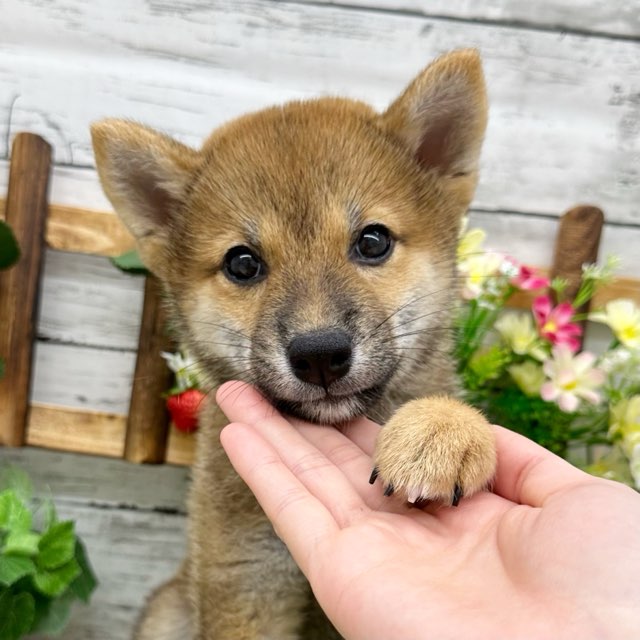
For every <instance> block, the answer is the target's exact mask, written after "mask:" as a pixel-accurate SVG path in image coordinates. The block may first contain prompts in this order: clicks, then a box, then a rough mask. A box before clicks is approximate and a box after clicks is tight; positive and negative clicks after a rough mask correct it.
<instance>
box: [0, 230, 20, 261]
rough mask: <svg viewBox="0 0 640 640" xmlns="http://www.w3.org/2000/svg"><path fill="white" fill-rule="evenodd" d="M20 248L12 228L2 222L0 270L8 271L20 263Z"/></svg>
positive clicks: (0, 231)
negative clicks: (7, 269)
mask: <svg viewBox="0 0 640 640" xmlns="http://www.w3.org/2000/svg"><path fill="white" fill-rule="evenodd" d="M19 257H20V247H19V246H18V242H17V240H16V237H15V236H14V235H13V231H11V227H10V226H9V225H8V224H7V223H6V222H4V221H3V220H0V269H6V268H7V267H10V266H11V265H12V264H14V263H15V262H17V261H18V258H19Z"/></svg>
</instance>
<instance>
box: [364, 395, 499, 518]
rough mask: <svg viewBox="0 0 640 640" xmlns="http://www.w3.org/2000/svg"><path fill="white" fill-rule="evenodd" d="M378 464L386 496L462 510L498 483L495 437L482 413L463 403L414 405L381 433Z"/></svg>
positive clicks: (423, 401) (448, 400)
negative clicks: (468, 499) (464, 501)
mask: <svg viewBox="0 0 640 640" xmlns="http://www.w3.org/2000/svg"><path fill="white" fill-rule="evenodd" d="M374 461H375V469H374V472H373V474H372V476H371V478H372V480H371V481H372V482H373V481H374V480H375V478H376V477H378V476H379V477H380V478H381V479H382V481H383V482H384V486H385V495H390V494H391V493H393V492H396V493H397V492H402V493H403V494H404V495H405V496H406V498H407V500H408V501H409V502H416V501H418V500H436V501H439V502H444V503H446V504H453V505H457V504H458V501H459V500H460V498H461V497H462V496H463V495H465V496H468V495H471V494H472V493H475V492H476V491H479V490H480V489H483V488H484V487H486V486H487V485H488V484H489V482H490V481H491V479H492V478H493V475H494V473H495V468H496V450H495V441H494V436H493V431H492V429H491V426H490V425H489V423H488V422H487V421H486V420H485V418H484V417H483V416H482V414H481V413H480V412H479V411H476V410H475V409H473V408H472V407H469V406H468V405H466V404H464V403H462V402H459V401H458V400H454V399H452V398H447V397H439V398H438V397H436V398H422V399H420V400H413V401H412V402H408V403H407V404H405V405H403V406H402V407H400V409H399V410H398V411H397V412H396V413H395V414H394V415H393V416H392V417H391V419H390V420H389V422H388V423H387V424H386V425H385V426H384V427H383V428H382V430H381V431H380V435H379V436H378V441H377V443H376V451H375V455H374Z"/></svg>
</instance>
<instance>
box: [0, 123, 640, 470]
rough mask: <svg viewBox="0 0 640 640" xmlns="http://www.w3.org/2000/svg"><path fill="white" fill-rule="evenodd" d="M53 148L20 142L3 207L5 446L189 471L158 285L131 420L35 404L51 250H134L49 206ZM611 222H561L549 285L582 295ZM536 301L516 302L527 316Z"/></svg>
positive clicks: (637, 288) (79, 214)
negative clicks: (560, 281)
mask: <svg viewBox="0 0 640 640" xmlns="http://www.w3.org/2000/svg"><path fill="white" fill-rule="evenodd" d="M51 152H52V150H51V147H50V146H49V145H48V143H47V142H45V141H44V140H43V139H42V138H41V137H39V136H37V135H34V134H30V133H21V134H18V135H17V136H16V138H15V141H14V143H13V148H12V154H11V164H10V176H9V189H8V193H7V198H6V200H2V199H0V218H4V219H5V220H6V221H7V222H8V223H9V224H10V225H11V227H12V228H13V230H14V232H15V234H16V237H17V239H18V242H19V244H20V246H21V250H22V254H21V257H20V260H19V262H18V264H17V265H15V266H14V267H13V268H11V269H9V270H7V271H5V272H0V355H1V356H2V357H4V358H5V360H6V363H5V364H6V368H5V375H4V377H3V378H2V379H0V445H5V446H14V447H15V446H23V445H33V446H38V447H45V448H50V449H57V450H64V451H74V452H80V453H89V454H95V455H103V456H110V457H124V458H125V459H126V460H129V461H131V462H147V463H162V462H168V463H174V464H189V463H190V462H191V461H192V459H193V445H194V438H193V437H192V436H189V435H185V434H182V433H180V432H178V431H176V430H175V429H170V428H169V420H168V415H167V412H166V409H165V401H164V398H163V396H162V393H163V391H164V390H166V389H167V388H168V387H169V385H170V380H171V372H170V371H169V370H168V368H167V367H166V365H165V362H164V360H163V359H162V358H161V357H160V355H159V354H160V351H162V350H166V349H167V348H169V347H170V345H169V340H168V337H167V335H166V333H165V331H164V326H165V323H164V317H163V310H162V304H161V296H160V290H159V285H158V282H157V281H156V280H155V278H154V277H152V276H150V277H147V279H146V283H145V291H144V306H143V311H142V323H141V328H140V337H139V343H138V351H137V359H136V367H135V374H134V379H133V387H132V391H131V400H130V405H129V413H128V416H123V415H118V414H112V413H105V412H98V411H86V410H78V409H72V408H65V407H60V406H50V405H44V404H37V403H31V404H30V402H29V390H30V384H31V379H32V371H31V367H32V349H33V343H34V338H35V335H34V333H35V329H34V327H35V317H36V315H35V314H36V309H37V304H38V290H39V285H40V279H41V265H42V255H43V249H44V247H45V245H46V246H48V247H50V248H52V249H58V250H63V251H70V252H78V253H88V254H94V255H102V256H116V255H119V254H121V253H123V252H125V251H127V250H129V249H131V248H132V247H133V245H134V242H133V238H132V237H131V236H130V234H129V233H128V231H127V230H126V229H125V228H124V226H122V224H121V223H120V222H119V220H118V218H116V217H115V216H114V215H113V214H112V213H108V212H101V211H93V210H89V209H81V208H74V207H68V206H58V205H56V204H49V203H48V201H47V191H48V189H47V186H48V180H49V173H50V167H51ZM603 222H604V216H603V213H602V211H601V210H600V209H598V208H596V207H592V206H587V205H582V206H577V207H575V208H573V209H571V210H570V211H568V212H567V213H565V214H564V216H562V218H561V220H560V224H559V228H558V233H557V236H556V247H555V252H554V263H553V265H552V266H551V268H550V269H549V270H547V271H548V272H549V273H550V275H551V276H561V277H563V278H566V279H567V280H568V281H569V282H570V287H575V286H576V284H577V282H578V281H579V279H580V273H581V267H582V264H583V263H585V262H593V261H595V260H596V258H597V254H598V247H599V243H600V234H601V230H602V226H603ZM620 297H625V298H631V299H634V300H636V301H637V302H639V303H640V281H639V280H636V279H633V278H618V279H616V280H615V281H614V282H613V283H612V284H611V285H610V286H608V287H607V288H606V289H604V290H602V291H600V292H599V293H598V295H597V296H596V297H595V298H594V301H593V304H594V305H596V306H600V305H602V304H604V303H605V302H607V301H608V300H611V299H615V298H620ZM531 302H532V295H530V294H528V293H526V292H522V293H519V294H518V295H516V296H514V297H513V298H512V301H511V304H512V306H514V307H519V308H528V307H529V306H530V305H531Z"/></svg>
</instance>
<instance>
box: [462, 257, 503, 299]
mask: <svg viewBox="0 0 640 640" xmlns="http://www.w3.org/2000/svg"><path fill="white" fill-rule="evenodd" d="M503 260H504V257H503V256H502V254H500V253H494V252H491V251H488V252H487V253H480V254H477V255H472V256H469V257H468V258H467V259H466V260H463V261H462V262H461V263H460V265H459V267H458V268H459V270H460V273H461V274H463V275H464V276H465V282H464V286H463V289H462V295H463V297H464V298H465V299H466V300H474V299H475V298H477V297H478V296H480V295H481V294H482V293H483V292H484V291H485V290H487V291H488V292H489V293H491V292H492V290H493V288H494V287H493V286H492V285H494V284H495V279H496V276H497V275H498V274H499V273H500V268H501V266H502V262H503ZM496 293H497V292H496Z"/></svg>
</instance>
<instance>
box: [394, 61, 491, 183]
mask: <svg viewBox="0 0 640 640" xmlns="http://www.w3.org/2000/svg"><path fill="white" fill-rule="evenodd" d="M381 120H382V124H383V127H385V128H386V129H387V130H390V131H391V132H393V133H394V134H395V135H396V136H398V137H399V138H400V139H401V140H402V141H403V142H404V143H405V144H406V145H407V146H408V147H409V149H410V151H411V152H412V153H413V154H414V156H415V158H416V160H417V161H418V163H419V164H420V165H422V166H423V167H424V168H425V169H435V170H437V171H438V173H439V174H440V175H442V176H446V177H456V178H458V177H463V176H464V177H471V178H472V179H473V181H474V182H475V177H476V172H477V168H478V160H479V157H480V149H481V147H482V139H483V137H484V132H485V128H486V125H487V96H486V90H485V84H484V77H483V73H482V63H481V61H480V55H479V54H478V52H477V51H476V50H474V49H461V50H458V51H453V52H452V53H449V54H446V55H444V56H442V57H440V58H438V59H437V60H435V61H434V62H433V63H432V64H430V65H429V66H428V67H427V68H426V69H424V70H423V71H422V72H421V73H420V75H418V77H417V78H415V79H414V80H413V82H412V83H411V84H410V85H409V86H408V87H407V88H406V90H405V91H404V93H403V94H402V95H401V96H400V97H399V98H398V99H397V100H396V101H395V102H394V103H393V104H392V105H391V106H390V107H389V108H388V109H387V111H386V112H385V113H383V114H382V116H381Z"/></svg>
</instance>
